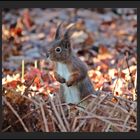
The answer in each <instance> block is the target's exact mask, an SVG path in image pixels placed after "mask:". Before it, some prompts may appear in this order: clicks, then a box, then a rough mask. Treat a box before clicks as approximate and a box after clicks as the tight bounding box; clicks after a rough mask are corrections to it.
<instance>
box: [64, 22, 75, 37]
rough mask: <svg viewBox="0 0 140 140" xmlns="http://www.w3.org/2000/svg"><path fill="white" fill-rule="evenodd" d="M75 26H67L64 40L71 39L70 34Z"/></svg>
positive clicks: (72, 24)
mask: <svg viewBox="0 0 140 140" xmlns="http://www.w3.org/2000/svg"><path fill="white" fill-rule="evenodd" d="M74 25H75V24H74V23H71V24H70V25H68V26H67V28H66V31H65V33H64V39H69V38H70V34H69V32H70V30H71V28H72V27H73V26H74Z"/></svg>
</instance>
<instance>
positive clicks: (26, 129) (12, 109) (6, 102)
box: [2, 97, 29, 132]
mask: <svg viewBox="0 0 140 140" xmlns="http://www.w3.org/2000/svg"><path fill="white" fill-rule="evenodd" d="M2 99H3V101H4V102H5V104H6V105H7V106H8V107H9V108H10V109H11V111H12V112H13V113H14V115H15V116H16V117H17V118H18V119H19V121H20V123H21V125H22V126H23V128H24V130H25V131H26V132H29V130H28V128H27V127H26V126H25V124H24V122H23V121H22V119H21V118H20V116H19V115H18V114H17V112H16V111H15V109H14V108H13V107H12V106H11V104H10V103H9V102H8V101H7V100H6V98H5V97H2Z"/></svg>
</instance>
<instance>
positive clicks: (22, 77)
mask: <svg viewBox="0 0 140 140" xmlns="http://www.w3.org/2000/svg"><path fill="white" fill-rule="evenodd" d="M24 65H25V64H24V60H22V74H21V75H22V76H21V79H22V81H23V79H24Z"/></svg>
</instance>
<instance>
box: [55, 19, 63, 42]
mask: <svg viewBox="0 0 140 140" xmlns="http://www.w3.org/2000/svg"><path fill="white" fill-rule="evenodd" d="M62 24H63V22H61V23H60V24H59V25H58V27H57V29H56V34H55V39H59V38H60V28H61V26H62Z"/></svg>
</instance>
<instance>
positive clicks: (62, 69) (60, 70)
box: [56, 62, 70, 81]
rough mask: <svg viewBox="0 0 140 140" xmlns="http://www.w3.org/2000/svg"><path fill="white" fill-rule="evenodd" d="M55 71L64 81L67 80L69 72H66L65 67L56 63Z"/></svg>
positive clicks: (66, 68)
mask: <svg viewBox="0 0 140 140" xmlns="http://www.w3.org/2000/svg"><path fill="white" fill-rule="evenodd" d="M56 71H57V73H58V74H59V75H60V76H62V77H63V78H65V79H66V81H67V80H68V79H69V76H70V71H69V70H68V67H67V65H65V64H63V63H59V62H58V63H57V67H56Z"/></svg>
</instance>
